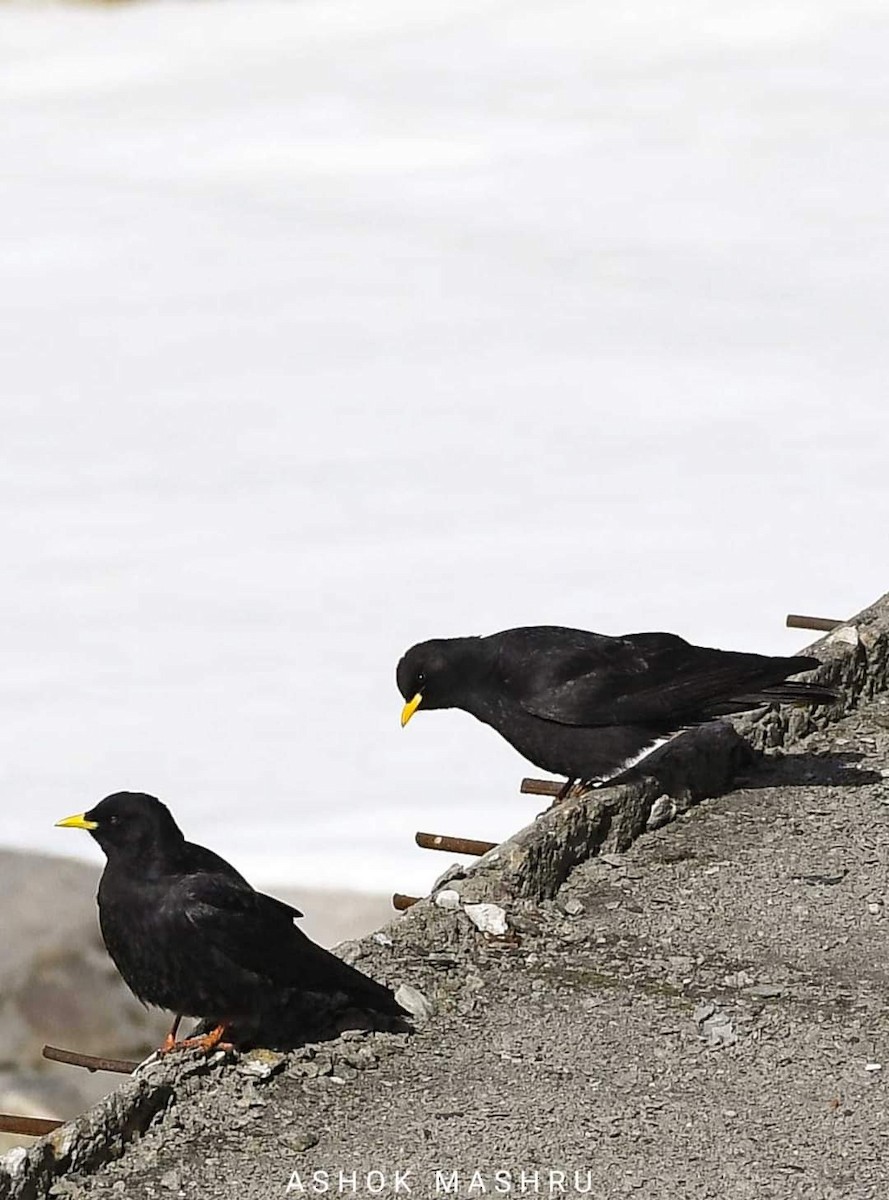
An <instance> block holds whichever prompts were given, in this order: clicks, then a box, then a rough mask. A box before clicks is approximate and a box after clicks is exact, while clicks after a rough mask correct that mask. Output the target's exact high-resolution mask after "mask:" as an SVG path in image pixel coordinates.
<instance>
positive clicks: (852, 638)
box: [824, 625, 860, 646]
mask: <svg viewBox="0 0 889 1200" xmlns="http://www.w3.org/2000/svg"><path fill="white" fill-rule="evenodd" d="M824 640H825V641H826V642H844V643H845V644H846V645H847V646H857V645H858V642H859V640H860V639H859V637H858V630H857V629H856V628H855V626H854V625H839V626H837V628H836V629H832V630H831V631H830V633H829V634H828V635H827V637H826V638H825V639H824Z"/></svg>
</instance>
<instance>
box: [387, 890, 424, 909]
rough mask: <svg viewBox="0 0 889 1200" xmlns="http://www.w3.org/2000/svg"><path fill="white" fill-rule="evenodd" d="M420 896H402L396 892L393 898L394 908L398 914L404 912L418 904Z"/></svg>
mask: <svg viewBox="0 0 889 1200" xmlns="http://www.w3.org/2000/svg"><path fill="white" fill-rule="evenodd" d="M419 899H420V897H419V896H402V894H401V892H396V893H395V895H394V896H393V897H392V907H393V908H394V909H396V910H397V911H398V912H404V911H405V909H407V908H410V907H411V906H412V905H414V904H416V903H418V901H419Z"/></svg>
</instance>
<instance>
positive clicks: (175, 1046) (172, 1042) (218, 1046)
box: [159, 1020, 235, 1054]
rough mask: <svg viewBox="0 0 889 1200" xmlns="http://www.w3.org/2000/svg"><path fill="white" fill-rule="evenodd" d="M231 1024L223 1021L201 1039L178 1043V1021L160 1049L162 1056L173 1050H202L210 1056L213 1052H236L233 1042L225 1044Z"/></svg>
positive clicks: (186, 1039) (184, 1039) (194, 1038)
mask: <svg viewBox="0 0 889 1200" xmlns="http://www.w3.org/2000/svg"><path fill="white" fill-rule="evenodd" d="M229 1024H230V1022H229V1021H221V1022H220V1023H219V1024H218V1025H217V1026H216V1028H215V1029H211V1030H210V1032H209V1033H205V1034H203V1035H202V1036H201V1037H192V1038H183V1039H182V1041H181V1042H177V1041H176V1036H175V1035H176V1030H177V1028H178V1027H179V1021H178V1020H177V1021H176V1023H175V1025H174V1026H173V1028H172V1029H171V1030H170V1032H169V1033H168V1034H167V1036H166V1037H165V1038H164V1043H163V1045H162V1046H161V1048H160V1051H159V1053H160V1054H169V1053H170V1051H171V1050H202V1051H203V1052H204V1054H209V1053H210V1051H211V1050H234V1048H235V1047H234V1043H233V1042H224V1041H223V1040H222V1038H223V1034H224V1033H225V1031H226V1030H227V1029H228V1027H229Z"/></svg>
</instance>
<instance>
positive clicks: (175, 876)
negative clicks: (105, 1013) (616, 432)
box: [86, 792, 403, 1028]
mask: <svg viewBox="0 0 889 1200" xmlns="http://www.w3.org/2000/svg"><path fill="white" fill-rule="evenodd" d="M86 816H87V818H88V819H89V820H91V821H95V822H96V824H97V828H96V829H95V830H94V831H93V837H95V839H96V840H97V841H98V842H99V844H100V845H101V846H102V848H103V850H104V851H105V853H106V855H107V859H108V861H107V864H106V867H105V871H104V872H103V875H102V878H101V880H100V883H99V891H98V896H97V901H98V906H99V923H100V927H101V930H102V937H103V939H104V941H105V945H106V947H107V949H108V953H109V954H110V955H111V958H112V959H113V961H114V963H115V966H116V967H117V969H118V970H119V971H120V974H121V975H122V977H123V979H124V981H125V982H126V984H127V985H128V987H129V988H130V989H131V991H132V992H133V993H134V994H135V995H136V996H137V997H138V998H139V999H140V1000H141V1001H142V1002H143V1003H145V1004H150V1005H156V1006H158V1007H160V1008H166V1009H170V1010H171V1011H173V1012H176V1013H183V1014H186V1015H189V1016H194V1017H200V1018H204V1019H205V1020H207V1021H210V1022H214V1023H217V1022H220V1021H224V1020H228V1019H244V1020H245V1021H249V1023H250V1024H251V1027H253V1028H256V1027H257V1026H259V1027H261V1026H262V1018H263V1013H264V1012H266V1011H271V1010H272V1009H275V1010H277V1011H280V1010H281V1009H282V1007H283V1008H286V1006H287V1001H288V997H292V998H293V1000H294V1001H296V1000H297V999H303V998H304V997H305V996H306V995H307V994H309V993H318V994H319V995H324V996H326V997H335V996H338V997H341V998H342V999H343V1000H344V1001H346V1002H348V1003H350V1004H353V1005H355V1006H357V1007H360V1008H366V1009H368V1010H370V1011H373V1012H377V1013H381V1014H386V1015H389V1016H398V1015H401V1014H402V1013H403V1010H402V1009H401V1007H400V1005H398V1004H397V1003H396V1001H395V997H394V996H393V995H392V993H391V992H390V991H389V989H388V988H386V987H384V986H383V985H382V984H379V983H377V982H376V980H373V979H371V978H369V977H368V976H367V975H364V974H362V973H361V972H360V971H357V970H356V969H355V968H354V967H351V966H349V964H348V963H345V962H343V960H342V959H340V958H337V957H336V955H334V954H331V953H330V952H329V951H327V950H325V949H323V948H322V947H321V946H318V945H316V943H314V942H313V941H312V940H311V939H310V938H308V937H306V935H305V934H304V933H303V932H302V930H300V929H299V928H297V926H296V925H295V924H294V920H295V919H296V918H297V917H299V916H301V915H302V914H301V913H300V912H299V911H298V910H297V909H295V908H292V907H291V906H290V905H288V904H285V903H284V902H283V901H281V900H277V899H275V898H274V897H272V896H267V895H265V894H264V893H262V892H257V891H256V890H255V889H254V888H252V887H251V886H250V884H249V883H248V882H247V881H246V880H245V879H244V877H243V876H242V875H241V874H240V873H239V872H237V871H236V870H235V869H234V867H232V866H231V865H230V864H229V863H227V862H226V861H225V860H224V859H222V858H220V857H219V856H218V855H217V854H214V853H213V851H211V850H207V849H205V848H204V847H203V846H198V845H194V844H193V843H190V842H186V841H185V839H184V837H183V836H182V834H181V832H180V830H179V828H178V826H177V825H176V823H175V821H174V820H173V817H172V815H171V814H170V812H169V810H168V809H167V808H166V806H165V805H163V804H161V802H160V801H159V800H157V799H155V798H154V797H152V796H147V795H144V794H142V793H130V792H120V793H116V794H115V795H113V796H109V797H107V798H106V799H105V800H103V801H102V802H101V803H100V804H98V805H96V807H95V808H94V809H92V810H91V812H89V813H87V814H86Z"/></svg>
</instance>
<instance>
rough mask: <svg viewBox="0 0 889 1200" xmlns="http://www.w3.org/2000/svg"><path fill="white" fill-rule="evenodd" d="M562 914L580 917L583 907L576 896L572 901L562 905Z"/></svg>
mask: <svg viewBox="0 0 889 1200" xmlns="http://www.w3.org/2000/svg"><path fill="white" fill-rule="evenodd" d="M562 912H564V913H566V914H567V915H568V916H569V917H578V916H580V914H581V913H582V912H583V905H582V904H581V902H580V901H579V900H578V899H577V897H576V896H572V897H571V899H570V900H566V901H565V903H564V904H563V905H562Z"/></svg>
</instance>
